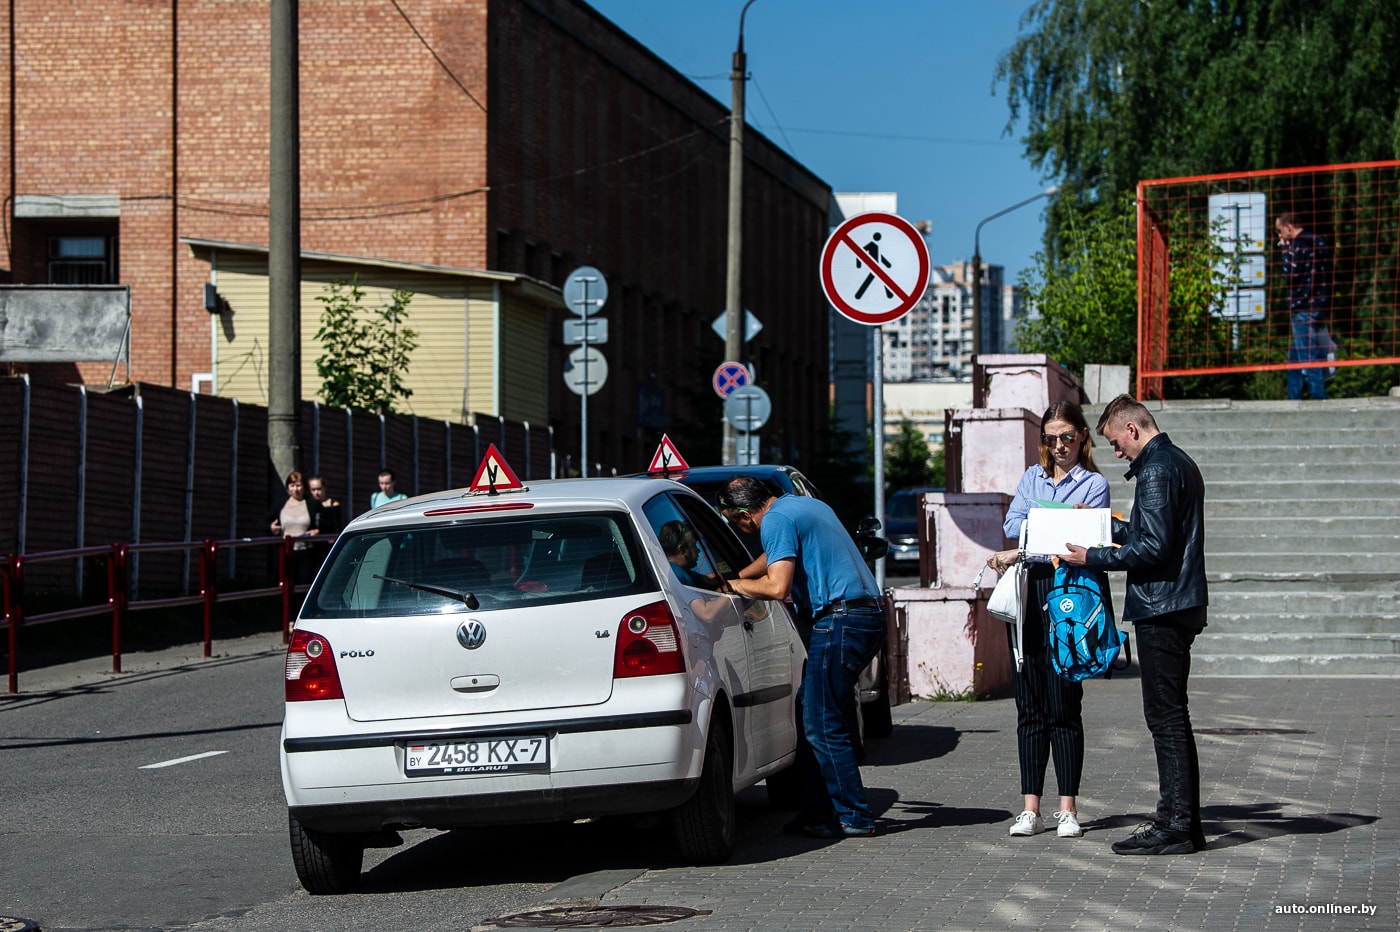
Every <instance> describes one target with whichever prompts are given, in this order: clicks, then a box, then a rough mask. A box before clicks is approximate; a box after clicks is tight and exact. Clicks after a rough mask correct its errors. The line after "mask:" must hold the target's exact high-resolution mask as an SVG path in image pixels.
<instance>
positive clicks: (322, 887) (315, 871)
mask: <svg viewBox="0 0 1400 932" xmlns="http://www.w3.org/2000/svg"><path fill="white" fill-rule="evenodd" d="M287 825H288V828H289V830H290V833H291V840H292V863H293V864H294V865H296V869H297V879H298V880H300V881H301V885H302V886H303V887H305V888H306V892H307V893H311V894H315V895H317V896H321V895H324V894H336V893H349V892H350V891H351V890H353V889H355V887H356V885H357V884H359V882H360V868H361V866H363V864H364V858H365V846H364V843H363V840H362V838H361V836H359V835H341V834H336V833H335V832H322V831H318V830H316V829H312V828H307V827H306V826H304V825H302V824H301V823H300V822H298V821H297V820H296V819H295V818H293V817H292V816H291V815H290V814H288V816H287Z"/></svg>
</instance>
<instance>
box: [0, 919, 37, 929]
mask: <svg viewBox="0 0 1400 932" xmlns="http://www.w3.org/2000/svg"><path fill="white" fill-rule="evenodd" d="M0 932H42V930H41V929H40V928H39V923H37V922H35V921H34V920H33V919H21V918H20V917H19V916H0Z"/></svg>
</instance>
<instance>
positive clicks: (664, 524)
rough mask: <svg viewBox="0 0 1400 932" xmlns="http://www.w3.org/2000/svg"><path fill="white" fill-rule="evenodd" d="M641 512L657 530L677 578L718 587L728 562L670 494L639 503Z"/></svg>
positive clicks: (696, 586)
mask: <svg viewBox="0 0 1400 932" xmlns="http://www.w3.org/2000/svg"><path fill="white" fill-rule="evenodd" d="M706 510H708V509H706ZM642 513H643V514H644V515H645V516H646V519H647V523H648V524H650V525H651V529H652V531H654V532H655V533H656V538H657V540H658V541H660V543H661V549H662V551H663V552H665V554H666V559H667V560H668V561H669V563H670V566H671V572H672V573H673V574H674V575H675V577H676V579H678V580H679V581H680V582H681V583H683V584H684V585H687V586H690V587H691V588H693V589H709V590H715V589H718V588H719V586H720V578H721V576H723V575H724V574H725V571H727V570H728V566H727V565H725V564H723V563H720V562H717V561H716V560H715V558H714V555H713V554H712V552H711V549H710V546H709V544H708V543H707V541H706V540H705V538H704V537H703V536H702V535H701V534H700V533H698V532H697V531H696V529H695V524H694V522H693V521H691V519H690V517H689V516H687V515H686V514H685V512H683V511H681V509H680V508H678V507H677V506H676V502H675V501H674V500H673V499H672V498H671V496H669V495H658V496H656V497H655V498H653V499H652V500H651V501H649V502H647V503H646V505H644V506H643V507H642ZM729 575H733V573H732V572H730V573H729Z"/></svg>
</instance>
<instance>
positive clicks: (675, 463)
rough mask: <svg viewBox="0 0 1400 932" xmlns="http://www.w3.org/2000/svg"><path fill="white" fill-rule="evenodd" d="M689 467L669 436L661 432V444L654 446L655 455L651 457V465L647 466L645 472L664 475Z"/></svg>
mask: <svg viewBox="0 0 1400 932" xmlns="http://www.w3.org/2000/svg"><path fill="white" fill-rule="evenodd" d="M689 468H690V464H689V463H687V462H686V461H685V457H684V456H681V451H680V450H677V449H676V445H675V444H674V443H672V442H671V438H670V437H668V436H666V435H665V434H662V435H661V446H659V447H657V448H656V455H655V456H653V457H652V458H651V465H650V466H648V467H647V472H649V473H657V472H659V473H661V474H662V475H665V474H666V473H669V472H681V471H683V470H686V469H689Z"/></svg>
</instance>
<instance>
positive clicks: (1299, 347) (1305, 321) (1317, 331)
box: [1284, 311, 1331, 401]
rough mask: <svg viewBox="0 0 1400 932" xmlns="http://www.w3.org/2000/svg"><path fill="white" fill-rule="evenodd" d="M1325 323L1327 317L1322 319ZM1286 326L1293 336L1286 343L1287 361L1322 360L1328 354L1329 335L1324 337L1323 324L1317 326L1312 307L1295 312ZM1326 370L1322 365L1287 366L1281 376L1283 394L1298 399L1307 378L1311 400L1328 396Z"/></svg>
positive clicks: (1289, 398)
mask: <svg viewBox="0 0 1400 932" xmlns="http://www.w3.org/2000/svg"><path fill="white" fill-rule="evenodd" d="M1323 323H1324V325H1325V323H1326V321H1325V320H1324V321H1323ZM1289 326H1290V327H1291V332H1292V336H1293V340H1292V342H1291V343H1289V344H1288V361H1289V362H1321V361H1322V360H1324V359H1326V358H1327V350H1328V343H1330V342H1331V340H1330V338H1324V333H1326V328H1325V326H1324V327H1322V328H1319V327H1318V323H1317V315H1316V314H1314V313H1313V312H1312V311H1304V312H1301V313H1297V314H1294V315H1293V316H1292V318H1291V321H1290V324H1289ZM1325 371H1326V370H1324V369H1322V368H1321V367H1318V368H1313V369H1289V370H1288V372H1287V374H1286V375H1285V376H1284V395H1285V396H1286V397H1287V398H1288V400H1289V401H1298V400H1299V399H1301V398H1302V397H1303V383H1304V382H1305V381H1306V382H1307V386H1308V395H1309V396H1311V397H1312V398H1313V399H1314V400H1319V401H1320V400H1321V399H1323V398H1326V397H1327V385H1326V382H1325V381H1324V379H1323V373H1324V372H1325Z"/></svg>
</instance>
